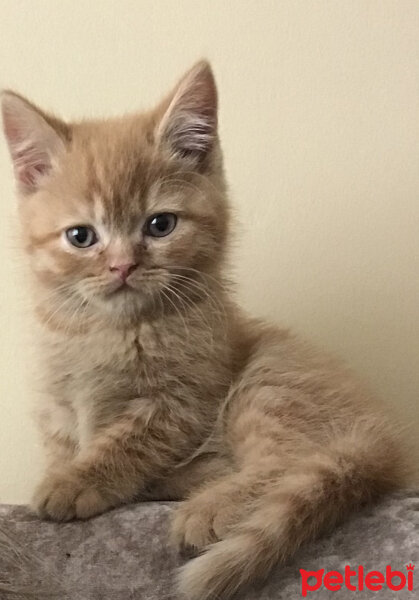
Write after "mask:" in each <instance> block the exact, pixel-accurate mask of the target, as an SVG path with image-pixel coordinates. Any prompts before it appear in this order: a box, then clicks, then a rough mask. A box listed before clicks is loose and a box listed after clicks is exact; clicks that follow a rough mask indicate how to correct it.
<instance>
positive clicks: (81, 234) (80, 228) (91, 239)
mask: <svg viewBox="0 0 419 600" xmlns="http://www.w3.org/2000/svg"><path fill="white" fill-rule="evenodd" d="M65 234H66V237H67V239H68V241H69V242H70V244H71V245H72V246H76V248H90V246H94V244H96V242H97V241H98V237H97V234H96V231H95V230H94V229H93V228H92V227H88V226H87V225H76V226H75V227H70V228H69V229H67V231H66V232H65Z"/></svg>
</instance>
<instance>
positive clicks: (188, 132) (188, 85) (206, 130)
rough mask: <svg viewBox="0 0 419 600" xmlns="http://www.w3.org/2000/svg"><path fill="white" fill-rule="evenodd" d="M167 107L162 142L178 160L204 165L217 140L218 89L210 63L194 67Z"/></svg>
mask: <svg viewBox="0 0 419 600" xmlns="http://www.w3.org/2000/svg"><path fill="white" fill-rule="evenodd" d="M163 106H164V108H165V109H166V110H165V112H164V114H163V117H162V119H161V120H160V124H159V127H158V133H157V137H158V139H159V140H162V141H164V142H167V143H169V144H170V147H171V149H172V151H173V152H175V153H176V154H177V155H178V156H180V157H182V158H189V159H191V160H193V161H194V162H195V163H199V162H202V160H203V159H204V158H205V156H206V155H207V154H208V153H209V152H210V150H211V148H212V147H213V144H214V141H215V139H216V137H217V88H216V84H215V80H214V76H213V73H212V70H211V67H210V65H209V63H208V62H207V61H201V62H199V63H197V64H196V65H195V66H194V67H192V69H191V70H190V71H188V73H186V75H185V76H184V77H183V78H182V79H181V81H180V82H179V83H178V85H177V86H176V88H175V90H174V92H173V93H172V94H171V96H170V97H169V99H166V101H165V102H164V103H163Z"/></svg>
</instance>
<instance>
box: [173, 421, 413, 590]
mask: <svg viewBox="0 0 419 600" xmlns="http://www.w3.org/2000/svg"><path fill="white" fill-rule="evenodd" d="M366 433H368V435H366ZM380 433H381V435H377V432H376V431H368V432H366V431H365V429H364V427H362V426H361V427H358V428H356V427H354V428H353V429H352V431H351V432H350V433H349V434H348V435H347V436H346V437H345V436H343V437H341V438H340V439H335V441H334V442H333V443H330V444H329V445H327V446H326V448H325V449H324V450H321V451H319V452H317V453H315V454H312V455H311V456H309V457H306V459H305V460H304V462H303V464H301V465H300V466H299V467H296V468H295V469H294V470H293V471H291V472H289V473H288V474H286V475H285V476H283V477H282V478H281V479H280V480H277V481H276V482H273V483H272V486H271V488H270V489H269V490H268V492H267V493H266V494H264V495H263V497H261V498H260V499H259V500H257V501H256V504H255V505H254V509H253V511H252V512H251V513H250V515H249V516H248V517H247V519H246V520H245V521H243V522H241V523H239V525H238V526H236V528H235V529H234V530H232V531H231V533H230V535H229V536H227V537H226V538H225V539H223V540H221V541H219V542H216V543H214V544H211V545H210V546H209V547H208V548H207V551H206V552H205V553H204V554H202V555H201V556H199V557H197V558H195V559H193V560H191V561H190V562H189V563H187V564H186V565H185V566H184V567H182V569H181V571H180V573H179V590H180V592H181V594H183V597H185V598H187V599H188V600H210V599H222V600H224V599H226V598H230V597H231V596H232V595H234V594H235V592H237V591H238V590H239V589H240V588H242V586H245V585H246V584H248V583H251V582H252V581H254V580H257V579H261V578H264V577H266V575H267V574H268V573H269V571H270V570H271V569H272V567H273V566H274V565H275V564H276V563H278V562H279V563H281V562H284V561H285V560H286V559H288V558H289V557H291V556H292V555H293V554H294V553H295V552H296V550H297V549H298V548H299V547H300V546H301V544H302V543H304V542H307V541H309V540H311V539H313V538H315V537H316V536H318V535H319V534H321V533H322V532H324V531H326V530H328V529H329V528H331V527H333V526H334V525H336V524H337V523H338V522H340V521H341V520H342V519H343V518H344V517H345V516H346V515H347V514H348V513H349V512H350V511H351V510H354V509H356V508H358V507H360V506H362V505H364V504H366V503H368V502H369V501H371V500H373V499H374V498H375V497H377V496H379V495H381V494H382V493H384V492H385V491H389V490H391V489H394V488H397V487H398V486H399V485H400V483H401V481H402V476H403V474H404V473H403V465H404V464H405V463H404V460H403V458H402V457H401V456H400V453H399V452H397V446H396V445H395V444H391V443H390V441H389V440H387V441H386V440H385V437H384V436H382V431H381V432H380ZM390 439H391V438H390ZM397 484H398V485H397Z"/></svg>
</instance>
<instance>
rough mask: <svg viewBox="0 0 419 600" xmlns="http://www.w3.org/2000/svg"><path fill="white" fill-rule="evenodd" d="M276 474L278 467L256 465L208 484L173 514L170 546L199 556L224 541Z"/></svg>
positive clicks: (222, 476) (249, 510) (227, 474)
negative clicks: (216, 543)
mask: <svg viewBox="0 0 419 600" xmlns="http://www.w3.org/2000/svg"><path fill="white" fill-rule="evenodd" d="M279 471H280V469H279V468H278V467H277V465H271V466H270V467H269V466H268V465H266V464H255V465H252V466H251V467H249V468H243V469H240V470H236V471H232V470H230V472H227V473H225V474H223V475H221V476H220V477H218V478H217V479H216V480H214V479H213V480H207V481H206V482H205V483H204V484H203V485H201V486H200V487H199V488H198V489H197V490H195V491H194V492H193V493H192V494H191V496H190V497H189V498H188V499H187V500H185V501H184V502H183V503H182V504H181V505H180V507H179V508H178V509H177V510H176V511H175V514H174V518H173V520H172V535H171V537H172V541H173V543H174V544H175V545H176V546H177V547H178V548H179V549H180V550H188V551H193V552H200V551H201V550H203V549H204V548H205V547H206V546H208V544H211V543H214V542H217V541H219V540H221V539H224V538H225V537H226V536H227V534H228V533H229V532H230V531H231V529H232V528H234V526H235V525H236V524H237V523H239V522H240V521H242V520H243V519H244V518H245V517H246V515H248V514H249V513H250V512H251V510H252V507H253V504H254V502H255V501H256V500H257V499H258V498H259V497H260V496H261V495H263V493H264V490H265V488H266V486H267V484H268V482H270V481H271V480H272V479H274V478H278V477H279Z"/></svg>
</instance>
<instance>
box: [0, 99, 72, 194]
mask: <svg viewBox="0 0 419 600" xmlns="http://www.w3.org/2000/svg"><path fill="white" fill-rule="evenodd" d="M2 114H3V129H4V134H5V136H6V140H7V143H8V146H9V150H10V155H11V157H12V162H13V167H14V171H15V177H16V181H17V183H18V186H19V189H20V191H22V192H26V193H28V192H34V191H36V190H37V189H38V187H39V182H40V180H41V178H42V177H44V176H45V175H46V174H47V173H48V172H49V171H50V170H51V169H52V166H53V160H54V158H55V156H56V155H57V154H58V153H59V152H61V151H63V150H64V140H63V138H62V137H61V136H60V135H59V133H58V131H57V130H56V129H55V128H54V125H55V124H57V125H58V124H60V127H61V129H62V132H63V131H64V129H65V126H64V124H62V123H60V122H59V121H57V120H55V119H53V118H50V117H48V116H47V115H45V114H44V113H43V112H41V111H40V110H39V109H38V108H37V107H36V106H34V105H33V104H31V103H30V102H28V101H27V100H26V99H25V98H22V96H19V95H18V94H15V93H14V92H9V91H8V92H3V94H2Z"/></svg>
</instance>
